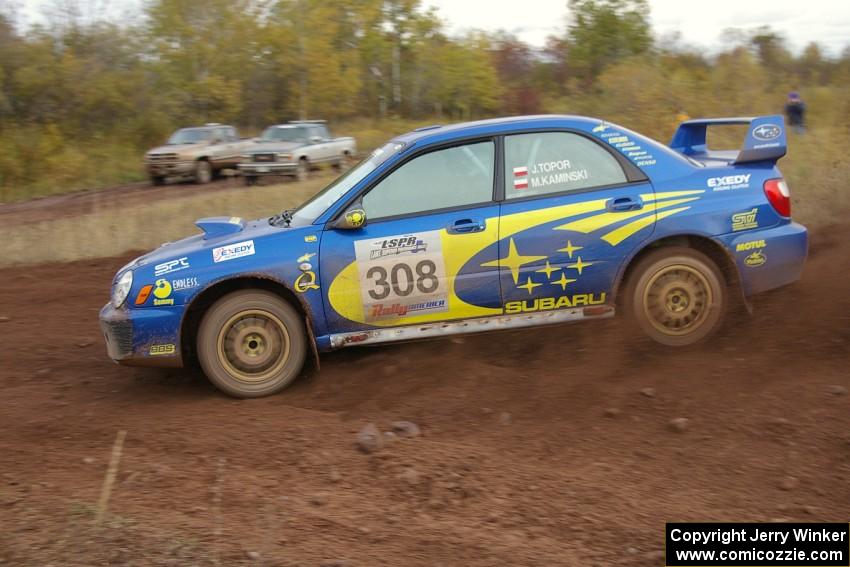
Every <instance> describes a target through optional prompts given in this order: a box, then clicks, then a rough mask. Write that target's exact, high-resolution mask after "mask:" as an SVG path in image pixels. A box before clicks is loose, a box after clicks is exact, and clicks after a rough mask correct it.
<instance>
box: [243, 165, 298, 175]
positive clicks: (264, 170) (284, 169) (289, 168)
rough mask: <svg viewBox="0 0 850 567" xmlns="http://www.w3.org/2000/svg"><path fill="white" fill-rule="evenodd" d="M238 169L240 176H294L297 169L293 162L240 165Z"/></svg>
mask: <svg viewBox="0 0 850 567" xmlns="http://www.w3.org/2000/svg"><path fill="white" fill-rule="evenodd" d="M238 167H239V171H240V172H241V173H242V175H248V176H260V175H294V174H295V172H296V170H297V169H298V164H297V163H295V162H279V161H261V162H245V163H240V164H239V166H238Z"/></svg>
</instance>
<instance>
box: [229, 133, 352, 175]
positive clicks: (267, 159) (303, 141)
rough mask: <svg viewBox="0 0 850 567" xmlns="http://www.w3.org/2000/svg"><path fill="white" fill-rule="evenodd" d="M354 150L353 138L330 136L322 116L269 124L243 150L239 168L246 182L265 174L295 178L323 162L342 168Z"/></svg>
mask: <svg viewBox="0 0 850 567" xmlns="http://www.w3.org/2000/svg"><path fill="white" fill-rule="evenodd" d="M356 153H357V144H356V141H355V140H354V138H351V137H342V138H331V135H330V132H328V127H327V125H326V124H325V121H324V120H309V121H296V122H289V123H287V124H278V125H275V126H269V127H268V128H266V129H265V130H264V131H263V134H262V136H260V137H259V138H257V139H256V140H255V143H254V144H253V145H250V146H249V147H248V148H247V149H246V150H245V151H244V152H243V154H242V157H241V159H240V161H239V171H240V172H241V173H242V176H243V177H244V178H245V184H246V185H253V184H255V183H256V182H257V179H258V178H259V177H262V176H266V175H286V176H291V177H294V178H296V179H298V180H303V179H306V178H307V175H308V173H309V172H310V171H311V170H313V169H317V168H319V167H321V166H323V165H331V166H333V167H335V168H338V169H342V168H343V167H345V166H346V165H348V164H349V163H350V162H351V161H352V160H353V159H354V156H355V155H356Z"/></svg>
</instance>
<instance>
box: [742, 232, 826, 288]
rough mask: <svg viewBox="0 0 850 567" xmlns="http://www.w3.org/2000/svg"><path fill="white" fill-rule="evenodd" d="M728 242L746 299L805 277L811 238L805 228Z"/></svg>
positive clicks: (763, 233)
mask: <svg viewBox="0 0 850 567" xmlns="http://www.w3.org/2000/svg"><path fill="white" fill-rule="evenodd" d="M726 239H727V240H726V244H727V246H728V247H729V250H730V251H731V253H732V256H733V258H734V260H735V264H736V266H737V268H738V273H739V274H740V276H741V285H742V287H743V291H744V295H746V296H750V295H754V294H757V293H761V292H763V291H768V290H771V289H774V288H777V287H782V286H784V285H788V284H790V283H793V282H795V281H797V280H799V279H800V277H801V276H802V274H803V266H804V265H805V263H806V257H807V255H808V252H809V235H808V231H807V230H806V227H804V226H803V225H801V224H797V223H795V222H792V223H789V224H786V225H782V226H778V227H774V228H768V229H764V230H751V231H747V232H746V233H745V234H734V235H727V237H726Z"/></svg>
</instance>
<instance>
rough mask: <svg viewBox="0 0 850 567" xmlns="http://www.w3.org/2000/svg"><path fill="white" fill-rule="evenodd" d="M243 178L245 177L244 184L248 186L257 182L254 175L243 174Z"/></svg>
mask: <svg viewBox="0 0 850 567" xmlns="http://www.w3.org/2000/svg"><path fill="white" fill-rule="evenodd" d="M244 179H245V185H247V186H248V187H250V186H252V185H256V184H257V176H256V175H245V176H244Z"/></svg>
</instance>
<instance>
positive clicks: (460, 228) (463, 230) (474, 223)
mask: <svg viewBox="0 0 850 567" xmlns="http://www.w3.org/2000/svg"><path fill="white" fill-rule="evenodd" d="M485 227H486V225H485V223H484V221H483V220H476V219H459V220H456V221H455V222H453V223H451V224H450V225H449V226H448V227H447V229H448V231H449V232H450V233H453V234H467V233H470V232H481V231H482V230H484V228H485Z"/></svg>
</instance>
